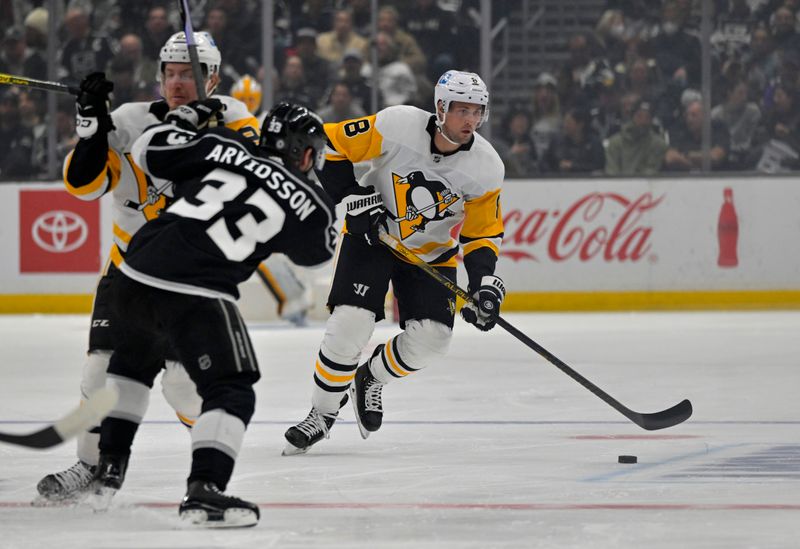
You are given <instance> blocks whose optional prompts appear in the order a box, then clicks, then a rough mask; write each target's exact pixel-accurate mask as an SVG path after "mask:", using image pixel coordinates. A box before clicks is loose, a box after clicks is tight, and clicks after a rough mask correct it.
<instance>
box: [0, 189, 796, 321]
mask: <svg viewBox="0 0 800 549" xmlns="http://www.w3.org/2000/svg"><path fill="white" fill-rule="evenodd" d="M0 195H1V197H0V198H2V199H1V200H0V246H2V249H3V251H4V252H5V253H4V254H3V261H2V262H0V282H2V286H0V301H2V299H3V297H2V296H4V297H5V298H6V300H8V299H11V298H13V296H15V295H16V296H19V295H36V294H43V295H52V294H73V295H86V296H88V295H91V293H92V291H93V289H94V285H95V284H96V281H97V273H98V272H99V271H100V269H101V267H102V265H103V261H105V255H106V253H107V251H108V249H109V248H110V243H111V220H110V215H109V214H110V209H111V208H110V197H106V198H104V199H102V200H100V201H95V202H82V201H80V200H77V199H75V198H74V197H72V196H70V195H69V194H67V193H66V192H65V191H64V190H63V186H62V185H61V184H60V183H53V184H39V185H21V184H6V185H2V186H0ZM501 201H502V209H503V218H504V221H505V239H504V242H503V247H502V250H501V255H500V260H499V262H498V267H497V270H498V273H499V274H500V275H501V276H502V277H503V279H504V280H505V282H506V287H507V288H508V291H509V296H508V299H507V305H508V306H507V309H508V310H522V309H532V310H542V309H544V310H546V309H548V308H554V309H558V308H561V309H564V308H568V307H565V306H563V303H562V305H561V306H557V305H555V304H554V299H555V296H559V299H561V300H562V302H563V296H578V298H575V299H573V300H572V301H571V302H570V303H571V304H574V306H575V308H583V309H586V308H589V309H591V308H592V307H593V303H596V302H598V301H597V300H595V301H592V300H591V299H586V296H595V297H597V299H599V300H605V304H606V306H603V307H599V306H598V308H615V307H616V308H620V309H625V308H631V307H632V308H637V306H638V307H641V308H647V307H648V303H652V302H648V300H647V299H642V298H641V297H642V296H645V297H647V296H654V295H659V294H661V295H667V296H668V297H669V299H673V301H675V302H677V303H685V304H692V303H696V302H697V299H695V298H696V297H697V296H698V295H701V294H702V295H705V296H709V295H711V296H714V295H723V296H725V299H723V300H722V301H719V300H717V302H716V305H717V306H718V305H719V304H720V303H721V304H722V305H725V304H729V305H733V306H740V307H748V306H757V305H758V304H761V305H764V304H765V303H766V305H767V306H781V305H786V304H788V303H789V301H791V300H794V303H795V304H800V215H798V212H800V184H798V182H797V181H796V180H794V179H792V178H788V177H768V178H727V177H718V178H705V179H692V178H680V179H617V180H614V179H599V178H598V179H582V180H552V179H535V180H512V181H507V182H506V183H505V186H504V189H503V194H502V199H501ZM460 280H461V282H462V283H464V281H465V280H466V279H465V278H464V277H463V275H462V276H461V278H460ZM247 284H250V285H257V284H258V283H257V282H252V281H251V282H248V283H247ZM247 284H246V285H245V286H247ZM321 288H322V289H321V290H320V299H324V295H322V293H324V291H325V285H321ZM243 291H244V292H245V294H246V292H247V288H243ZM315 291H316V289H315ZM631 295H636V296H639V299H635V300H633V301H631V300H630V299H625V296H628V297H629V296H631ZM681 296H684V299H681ZM686 296H689V297H686ZM765 297H766V298H767V300H766V301H765ZM690 298H691V299H690ZM692 300H694V301H692ZM781 300H783V302H781ZM787 300H788V301H787ZM712 301H713V300H712ZM609 303H610V306H608V304H609ZM261 308H263V307H261Z"/></svg>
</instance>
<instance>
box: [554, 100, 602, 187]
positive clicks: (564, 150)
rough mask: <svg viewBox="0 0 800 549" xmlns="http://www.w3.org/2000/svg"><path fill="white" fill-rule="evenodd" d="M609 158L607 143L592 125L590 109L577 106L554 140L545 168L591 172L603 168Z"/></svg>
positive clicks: (566, 115) (565, 172) (571, 171)
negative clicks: (604, 148) (605, 143)
mask: <svg viewBox="0 0 800 549" xmlns="http://www.w3.org/2000/svg"><path fill="white" fill-rule="evenodd" d="M605 163H606V159H605V152H604V151H603V144H602V143H601V142H600V138H599V137H598V135H597V134H596V133H595V132H594V130H593V129H592V117H591V115H590V114H589V111H588V110H587V109H585V108H581V107H573V108H571V109H569V110H568V111H567V113H566V114H565V115H564V127H563V129H562V133H561V134H560V135H557V136H556V138H555V139H554V140H553V141H552V142H551V143H550V147H549V148H548V149H547V152H545V154H544V156H543V158H542V162H541V168H542V171H543V172H545V173H560V174H588V173H596V172H602V171H603V168H604V167H605Z"/></svg>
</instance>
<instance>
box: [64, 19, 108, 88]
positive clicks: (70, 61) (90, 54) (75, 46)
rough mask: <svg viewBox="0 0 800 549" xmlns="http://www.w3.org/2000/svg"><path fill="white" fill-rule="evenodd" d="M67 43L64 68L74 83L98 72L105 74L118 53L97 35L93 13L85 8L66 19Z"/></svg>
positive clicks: (106, 39)
mask: <svg viewBox="0 0 800 549" xmlns="http://www.w3.org/2000/svg"><path fill="white" fill-rule="evenodd" d="M64 27H65V28H66V30H67V36H68V38H67V40H66V43H65V44H64V49H62V50H61V66H62V67H63V68H64V70H65V71H66V73H67V75H68V77H69V78H71V79H72V80H73V81H80V80H81V79H82V78H83V77H84V76H86V75H87V74H89V73H90V72H94V71H105V70H106V68H107V67H108V64H109V62H110V61H111V58H112V57H114V52H113V50H112V48H111V42H110V41H109V40H108V38H106V37H104V36H98V35H96V34H94V32H93V31H92V28H91V27H90V25H89V12H88V11H87V10H86V8H84V7H83V6H82V5H79V4H77V5H75V6H74V7H71V8H69V9H68V10H67V14H66V16H65V18H64Z"/></svg>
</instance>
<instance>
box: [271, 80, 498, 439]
mask: <svg viewBox="0 0 800 549" xmlns="http://www.w3.org/2000/svg"><path fill="white" fill-rule="evenodd" d="M434 107H435V113H429V112H426V111H423V110H421V109H418V108H415V107H410V106H394V107H389V108H386V109H384V110H382V111H380V112H378V113H377V114H374V115H371V116H367V117H364V118H359V119H355V120H348V121H344V122H341V123H337V124H326V125H325V132H326V134H327V136H328V140H329V143H330V145H331V147H332V148H331V149H330V150H329V154H328V155H327V156H326V159H327V161H326V163H325V167H324V169H323V170H322V171H321V172H319V173H318V177H319V179H320V181H321V182H322V184H323V186H324V187H325V189H326V190H327V191H328V193H329V194H330V195H331V197H332V198H333V199H334V201H336V202H339V203H343V204H344V207H345V211H346V212H347V215H346V216H345V234H344V236H343V240H342V243H341V248H340V251H339V255H338V258H337V261H336V268H335V272H334V279H333V284H332V287H331V292H330V296H329V298H328V307H329V308H330V309H331V311H332V312H331V316H330V318H329V320H328V322H327V325H326V331H325V336H324V337H323V340H322V343H321V345H320V348H319V354H318V358H317V361H316V364H315V369H314V376H313V378H314V387H313V394H312V399H311V403H312V408H311V412H310V413H309V414H308V416H307V417H306V418H305V419H304V420H303V421H301V422H300V423H299V424H297V425H296V426H294V427H291V428H289V429H288V430H287V431H286V434H285V438H286V441H287V443H288V444H287V446H286V448H285V449H284V455H292V454H298V453H303V452H306V451H308V449H309V448H310V447H311V446H312V445H313V444H315V443H316V442H318V441H320V440H321V439H322V438H323V437H327V436H328V433H329V431H330V429H331V427H332V426H333V424H334V422H335V420H336V417H337V415H338V411H339V408H340V407H341V406H342V405H344V403H345V402H346V401H347V399H348V395H349V397H350V398H351V399H352V401H353V405H354V407H355V411H356V418H357V420H358V425H359V429H360V431H361V435H362V437H363V438H367V436H368V435H369V434H370V433H371V432H374V431H376V430H378V429H379V428H380V426H381V422H382V418H383V405H382V389H383V387H384V385H386V384H388V383H390V382H392V381H395V380H397V379H400V378H404V377H406V376H408V375H410V374H413V373H414V372H417V371H419V370H421V369H423V368H426V367H428V366H432V365H434V364H436V363H437V361H439V360H440V359H441V358H442V357H443V356H444V355H445V353H446V352H447V349H448V345H449V343H450V339H451V332H452V328H453V320H454V314H455V309H456V302H455V296H454V294H453V293H452V292H451V291H450V290H448V289H447V288H445V287H444V286H443V285H441V284H440V283H439V282H437V281H436V280H434V279H433V278H432V277H430V276H429V275H427V274H426V273H424V272H423V271H422V270H421V269H419V268H418V267H416V266H415V265H412V264H410V263H407V262H405V261H404V260H403V259H402V258H400V257H398V256H396V255H394V254H393V252H392V251H391V250H390V249H389V248H388V247H385V246H382V245H381V243H380V241H379V238H378V234H379V230H380V229H381V228H384V230H386V231H388V232H389V234H391V235H392V236H394V237H395V238H397V239H399V240H401V241H402V242H403V244H405V246H407V247H408V248H410V249H411V250H412V251H413V252H414V253H416V254H417V255H418V256H420V257H421V258H422V259H424V260H425V261H427V262H428V263H429V264H430V265H432V266H433V267H435V268H436V269H437V270H438V271H439V272H441V273H442V274H443V275H445V276H446V277H448V278H450V279H451V280H455V278H456V255H457V254H458V252H459V248H460V250H461V252H462V254H463V258H464V266H465V267H466V271H467V275H468V277H469V291H470V293H471V294H473V295H475V296H476V297H477V296H478V295H480V298H477V299H476V300H475V302H476V303H480V304H485V303H487V302H489V303H490V304H491V307H486V308H485V309H478V308H476V307H475V306H474V305H472V304H470V305H467V306H465V307H463V308H462V309H461V315H462V317H463V318H464V320H466V321H467V322H469V323H471V324H474V325H475V326H477V327H478V328H479V329H481V330H489V329H491V328H492V327H493V326H494V324H495V322H496V319H497V316H498V315H499V310H500V305H501V303H502V301H503V298H504V296H505V289H504V286H503V283H502V281H501V280H500V278H499V277H497V276H496V275H495V274H494V270H495V264H496V262H497V255H498V252H499V248H500V244H501V241H502V239H503V221H502V215H501V210H500V189H501V185H502V182H503V177H504V175H505V174H504V168H503V163H502V161H501V160H500V157H499V156H498V155H497V153H496V152H495V150H494V149H493V148H492V146H491V145H490V144H489V143H488V141H486V140H485V139H484V138H483V137H481V136H480V135H478V134H477V133H475V130H477V128H479V127H480V125H481V124H483V123H484V122H485V121H486V119H487V117H488V114H489V92H488V90H487V88H486V85H485V84H484V82H483V80H481V78H480V77H479V76H478V75H477V74H474V73H468V72H461V71H455V70H451V71H447V72H446V73H445V74H443V75H442V76H441V78H440V79H439V80H438V82H437V84H436V86H435V90H434ZM354 164H361V166H360V167H361V168H364V169H366V170H367V171H366V173H365V175H364V176H363V177H361V179H360V181H356V180H355V177H354V172H353V165H354ZM459 227H460V232H459V233H460V234H456V231H458V228H459ZM390 281H391V283H392V287H393V288H394V292H395V297H396V299H397V303H398V309H399V316H400V318H399V320H400V327H401V328H402V330H403V331H402V332H401V333H399V334H397V335H396V336H394V337H392V338H390V339H389V340H388V341H387V342H386V343H385V344H381V345H378V346H377V347H376V348H375V349H374V350H373V351H372V354H371V356H370V357H369V359H368V360H367V361H366V362H364V363H362V364H361V365H360V366H359V361H360V360H361V353H362V350H363V349H364V347H365V346H366V345H367V343H368V341H369V339H370V337H371V335H372V332H373V329H374V326H375V322H377V321H379V320H381V319H382V318H383V316H384V312H383V311H384V297H385V295H386V292H387V288H388V285H389V282H390Z"/></svg>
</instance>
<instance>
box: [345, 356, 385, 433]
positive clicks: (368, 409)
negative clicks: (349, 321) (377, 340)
mask: <svg viewBox="0 0 800 549" xmlns="http://www.w3.org/2000/svg"><path fill="white" fill-rule="evenodd" d="M383 347H384V346H383V345H378V346H377V347H375V350H374V351H373V352H372V356H371V357H370V359H369V360H368V361H367V362H366V363H364V364H362V365H361V366H359V367H358V369H357V370H356V377H355V379H354V380H353V384H352V385H350V398H352V399H353V407H354V408H355V411H356V421H357V422H358V430H359V431H361V438H363V439H366V438H367V437H369V434H370V433H372V432H375V431H377V430H378V429H380V428H381V422H382V421H383V405H382V404H381V391H382V390H383V385H384V384H383V383H381V382H380V381H378V380H377V379H375V377H374V376H373V375H372V372H370V371H369V363H370V362H371V361H372V359H373V358H374V357H375V356H377V355H378V354H379V353H380V352H381V351H383Z"/></svg>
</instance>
